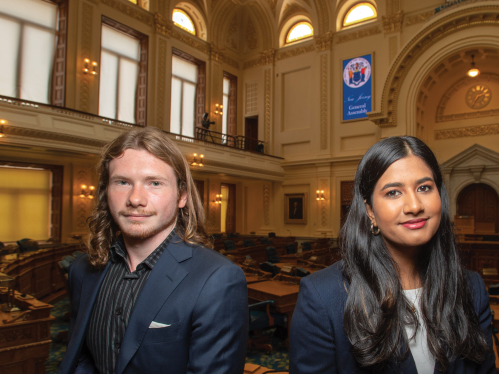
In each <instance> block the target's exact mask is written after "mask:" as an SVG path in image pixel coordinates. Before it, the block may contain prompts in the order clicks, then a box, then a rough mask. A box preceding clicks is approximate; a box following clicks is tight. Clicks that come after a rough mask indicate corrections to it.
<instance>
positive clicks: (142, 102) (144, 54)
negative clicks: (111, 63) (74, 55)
mask: <svg viewBox="0 0 499 374" xmlns="http://www.w3.org/2000/svg"><path fill="white" fill-rule="evenodd" d="M103 25H106V26H108V27H111V28H113V29H114V30H116V31H118V32H121V33H123V34H125V35H128V36H131V37H133V38H136V39H138V40H139V46H140V51H139V56H140V60H139V70H138V72H139V74H138V77H137V87H136V88H135V125H137V126H142V127H145V126H146V124H147V77H148V74H147V68H148V66H147V65H148V63H147V62H148V49H149V48H148V47H149V37H148V36H147V35H146V34H142V33H141V32H139V31H137V30H135V29H132V28H131V27H129V26H126V25H124V24H122V23H120V22H118V21H115V20H113V19H111V18H108V17H106V16H104V15H103V16H102V20H101V29H100V32H101V40H102V26H103ZM103 50H104V51H106V52H108V53H112V54H113V55H116V56H118V59H121V58H124V59H127V60H130V58H128V57H126V56H122V55H120V54H118V53H116V52H114V51H108V50H107V49H105V48H102V43H101V46H100V54H99V59H100V56H101V55H102V51H103ZM99 62H100V61H99ZM118 66H119V64H118ZM99 95H100V80H99ZM116 95H117V96H116V98H117V100H116V117H117V114H118V110H119V100H118V99H119V70H118V79H117V82H116ZM99 112H100V108H99ZM110 119H112V120H115V121H120V120H119V119H118V118H110Z"/></svg>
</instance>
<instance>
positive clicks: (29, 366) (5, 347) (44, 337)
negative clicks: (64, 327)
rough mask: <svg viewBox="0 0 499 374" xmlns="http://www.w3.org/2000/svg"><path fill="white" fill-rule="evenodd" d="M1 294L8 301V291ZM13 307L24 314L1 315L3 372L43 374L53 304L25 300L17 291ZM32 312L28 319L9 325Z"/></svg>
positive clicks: (26, 297)
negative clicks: (10, 321)
mask: <svg viewBox="0 0 499 374" xmlns="http://www.w3.org/2000/svg"><path fill="white" fill-rule="evenodd" d="M0 295H1V296H2V299H3V301H5V296H6V290H5V289H1V291H0ZM14 304H15V305H17V306H18V307H20V308H21V311H18V312H10V313H4V312H0V373H16V374H17V373H19V374H43V373H45V362H46V361H47V360H48V358H49V353H50V344H51V342H52V341H51V340H50V322H51V321H52V320H54V319H55V318H54V317H52V316H51V315H50V309H52V305H49V304H45V303H43V302H41V301H39V300H36V299H35V298H34V297H33V296H29V295H26V296H25V297H22V296H21V294H20V293H18V292H16V295H15V300H14ZM27 310H29V311H30V313H29V319H27V320H23V319H22V318H21V319H19V320H17V321H15V322H13V323H10V324H6V323H5V322H4V320H11V319H13V318H15V317H17V316H19V315H20V314H22V313H23V312H25V311H27Z"/></svg>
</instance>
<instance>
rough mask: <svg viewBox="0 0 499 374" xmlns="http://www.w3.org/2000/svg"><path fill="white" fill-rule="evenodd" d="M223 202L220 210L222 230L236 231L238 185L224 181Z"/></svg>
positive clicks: (227, 231)
mask: <svg viewBox="0 0 499 374" xmlns="http://www.w3.org/2000/svg"><path fill="white" fill-rule="evenodd" d="M220 190H221V192H222V204H221V211H220V231H221V232H226V233H233V232H236V185H235V184H230V183H222V185H221V186H220Z"/></svg>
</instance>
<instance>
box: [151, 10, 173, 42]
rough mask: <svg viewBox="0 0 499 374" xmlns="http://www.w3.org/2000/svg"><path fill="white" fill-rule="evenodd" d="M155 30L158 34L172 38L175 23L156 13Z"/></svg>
mask: <svg viewBox="0 0 499 374" xmlns="http://www.w3.org/2000/svg"><path fill="white" fill-rule="evenodd" d="M154 28H155V30H156V32H157V33H159V34H161V35H164V36H167V37H170V36H171V35H172V29H173V22H172V21H170V20H168V19H166V17H164V16H163V15H161V14H159V13H157V12H156V13H154Z"/></svg>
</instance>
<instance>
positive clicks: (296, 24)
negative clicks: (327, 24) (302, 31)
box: [284, 20, 314, 45]
mask: <svg viewBox="0 0 499 374" xmlns="http://www.w3.org/2000/svg"><path fill="white" fill-rule="evenodd" d="M301 24H307V25H309V26H310V28H311V29H312V35H309V36H304V37H301V38H299V39H295V40H291V41H288V38H289V34H291V32H292V31H293V30H294V29H295V28H296V27H298V26H299V25H301ZM313 37H314V26H313V25H312V23H311V22H310V21H307V20H300V21H298V22H295V23H293V24H292V25H291V26H290V27H289V29H288V32H287V33H286V37H285V38H284V44H285V45H290V44H294V43H298V42H301V41H305V40H308V39H311V38H313Z"/></svg>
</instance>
